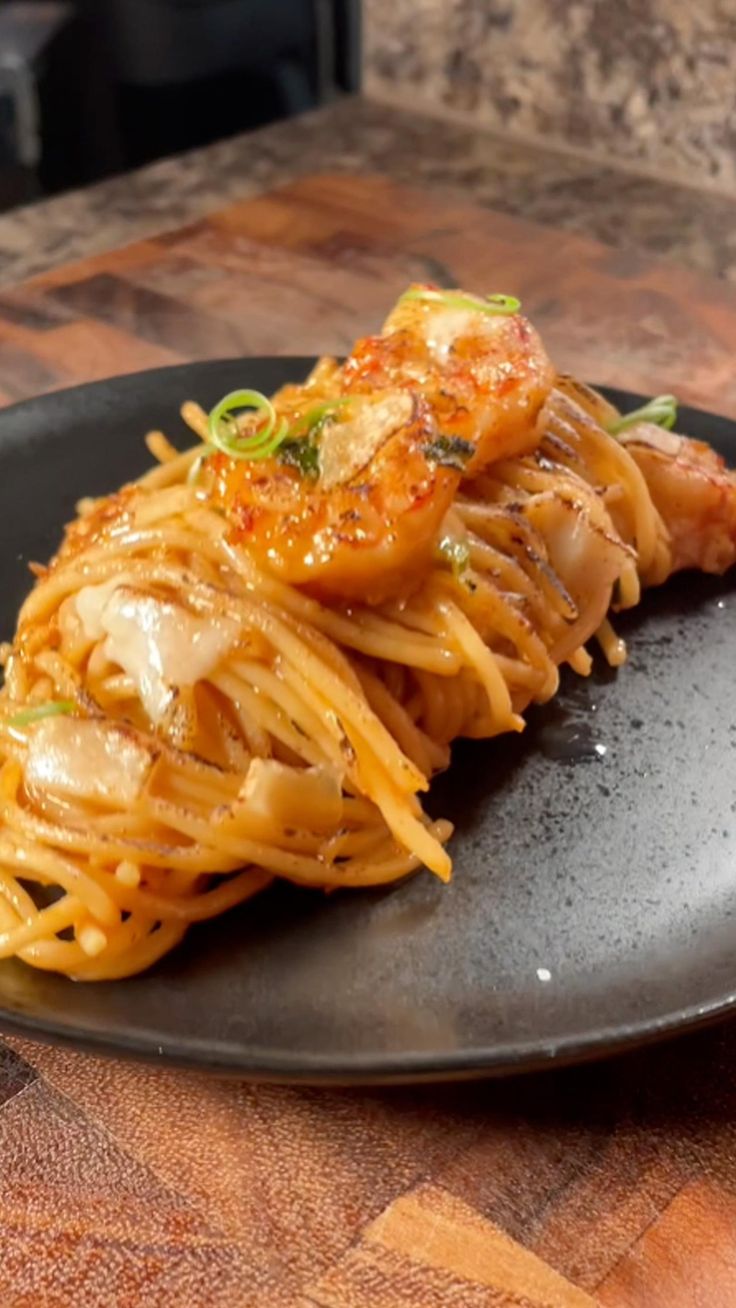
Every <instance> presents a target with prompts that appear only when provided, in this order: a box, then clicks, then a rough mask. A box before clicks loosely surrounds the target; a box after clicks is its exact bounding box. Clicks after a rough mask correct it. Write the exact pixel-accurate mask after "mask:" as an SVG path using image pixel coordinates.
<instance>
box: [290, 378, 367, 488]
mask: <svg viewBox="0 0 736 1308" xmlns="http://www.w3.org/2000/svg"><path fill="white" fill-rule="evenodd" d="M350 400H351V397H350V396H349V395H343V396H341V397H340V398H339V399H336V400H326V401H325V403H324V404H315V406H314V408H312V409H309V410H308V411H307V412H306V413H305V414H304V415H303V416H302V417H301V418H299V419H298V420H297V422H295V423H294V425H293V426H292V427H290V428H289V433H288V436H287V438H286V440H284V441H282V442H281V444H280V446H279V453H278V457H279V460H280V461H281V463H286V464H288V466H289V467H291V468H297V469H298V471H299V472H300V473H301V474H302V476H303V477H311V478H312V479H316V478H317V477H319V472H320V466H319V445H318V444H317V438H318V437H319V436H320V435H321V433H322V430H323V428H324V426H325V424H326V423H328V422H330V420H331V419H332V418H333V417H334V416H335V413H336V412H337V410H338V409H341V408H343V407H344V405H346V404H349V403H350Z"/></svg>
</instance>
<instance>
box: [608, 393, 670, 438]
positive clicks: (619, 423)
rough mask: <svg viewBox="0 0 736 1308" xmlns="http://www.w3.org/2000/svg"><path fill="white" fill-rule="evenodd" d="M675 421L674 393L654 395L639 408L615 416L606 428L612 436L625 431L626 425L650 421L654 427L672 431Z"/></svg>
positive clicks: (632, 425) (631, 425) (630, 425)
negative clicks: (617, 416) (620, 415)
mask: <svg viewBox="0 0 736 1308" xmlns="http://www.w3.org/2000/svg"><path fill="white" fill-rule="evenodd" d="M676 421H677V400H676V399H675V396H674V395H655V396H654V399H652V400H649V401H648V403H647V404H643V405H642V407H641V408H640V409H633V410H632V412H631V413H625V414H623V416H622V417H620V418H617V419H616V420H615V422H611V423H609V425H608V430H609V432H610V433H611V435H612V436H618V434H619V432H622V431H626V429H627V428H628V427H634V426H635V425H636V424H637V423H638V422H652V423H654V425H655V426H656V427H664V428H665V430H666V431H672V428H673V427H674V425H675V423H676Z"/></svg>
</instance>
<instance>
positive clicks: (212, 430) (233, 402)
mask: <svg viewBox="0 0 736 1308" xmlns="http://www.w3.org/2000/svg"><path fill="white" fill-rule="evenodd" d="M236 409H254V410H255V411H256V412H257V413H258V412H260V413H263V414H264V415H265V419H266V420H265V422H264V423H263V424H262V425H261V426H260V427H257V428H256V430H255V431H252V432H247V433H246V432H242V431H241V430H240V428H239V427H238V424H237V422H236V421H235V418H234V417H233V414H234V413H235V410H236ZM208 424H209V434H210V444H211V445H213V446H214V447H215V449H217V450H221V451H222V453H223V454H227V455H228V457H229V458H231V459H267V458H269V457H270V455H272V454H273V453H274V451H275V450H277V449H278V447H279V445H280V444H281V442H282V441H283V440H284V438H285V436H286V434H287V431H288V427H287V424H286V423H285V422H284V420H283V418H281V419H279V418H278V417H277V415H276V410H275V409H274V407H273V405H272V403H271V401H270V400H269V398H268V396H267V395H262V394H261V392H260V391H231V392H230V394H229V395H226V396H225V397H224V398H223V399H221V400H220V403H219V404H216V405H215V407H214V409H213V410H212V412H211V413H210V415H209V418H208Z"/></svg>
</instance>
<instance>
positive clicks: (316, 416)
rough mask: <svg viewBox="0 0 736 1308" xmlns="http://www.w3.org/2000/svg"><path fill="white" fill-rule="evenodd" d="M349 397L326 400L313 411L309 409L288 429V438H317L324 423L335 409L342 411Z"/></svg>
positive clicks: (316, 405) (348, 401)
mask: <svg viewBox="0 0 736 1308" xmlns="http://www.w3.org/2000/svg"><path fill="white" fill-rule="evenodd" d="M350 399H351V397H350V396H349V395H343V396H341V397H340V398H339V399H337V400H326V401H325V403H324V404H315V406H314V408H313V409H309V410H308V412H307V413H305V414H304V417H303V418H300V420H299V421H298V422H297V423H296V424H295V425H294V426H293V427H291V428H290V430H289V435H290V436H301V435H302V434H304V435H305V436H309V437H312V436H318V435H319V433H320V431H321V430H322V428H323V427H324V425H325V423H326V422H327V421H328V419H330V418H331V417H332V416H333V414H334V413H335V411H336V410H337V409H342V408H343V407H344V406H345V405H346V404H349V403H350Z"/></svg>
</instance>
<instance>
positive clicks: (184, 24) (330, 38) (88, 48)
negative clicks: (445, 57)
mask: <svg viewBox="0 0 736 1308" xmlns="http://www.w3.org/2000/svg"><path fill="white" fill-rule="evenodd" d="M359 15H360V0H0V210H6V209H9V208H12V207H14V206H15V205H18V204H23V203H27V202H28V201H30V200H34V199H38V198H39V197H41V196H43V195H50V194H54V193H55V192H58V191H63V190H67V189H69V188H70V187H74V186H81V185H84V184H86V183H88V182H93V181H96V180H98V179H100V178H103V177H106V176H109V175H111V174H113V173H120V172H126V171H128V170H129V169H131V168H135V167H138V166H139V165H141V164H144V163H147V162H149V161H151V160H153V159H157V158H160V157H161V156H163V155H167V154H172V153H176V152H178V151H182V150H186V149H189V148H190V147H193V146H198V145H205V144H208V143H209V142H211V141H215V140H218V139H220V138H221V137H224V136H230V135H233V134H235V133H237V132H242V131H246V130H248V129H249V128H253V127H259V126H261V125H263V124H265V123H269V122H273V121H275V120H277V119H280V118H286V117H289V116H291V115H293V114H297V113H301V112H303V111H304V110H306V109H309V108H314V107H316V106H317V105H320V104H323V103H325V102H326V101H327V100H330V99H333V98H334V97H335V96H336V95H340V94H343V93H345V92H349V91H353V90H355V89H357V85H358V78H359V71H358V70H359V64H360V53H359V42H360V21H359Z"/></svg>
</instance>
